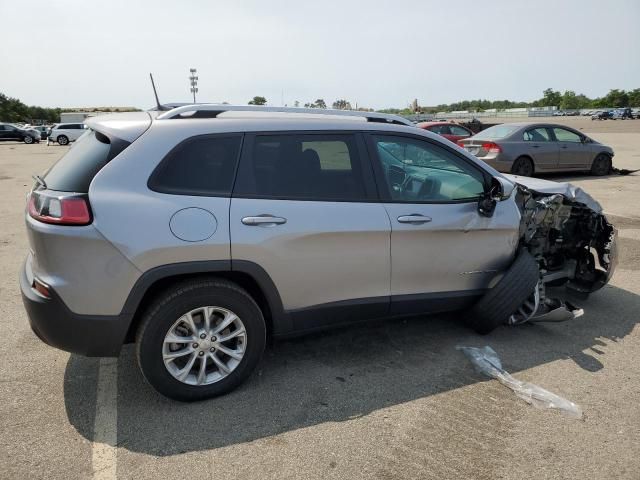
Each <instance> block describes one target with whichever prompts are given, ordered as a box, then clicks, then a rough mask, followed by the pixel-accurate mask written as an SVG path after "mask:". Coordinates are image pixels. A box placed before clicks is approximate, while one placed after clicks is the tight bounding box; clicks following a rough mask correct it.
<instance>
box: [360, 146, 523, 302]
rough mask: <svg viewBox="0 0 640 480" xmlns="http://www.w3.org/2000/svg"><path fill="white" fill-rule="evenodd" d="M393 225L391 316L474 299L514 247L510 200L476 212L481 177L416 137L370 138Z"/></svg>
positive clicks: (453, 154)
mask: <svg viewBox="0 0 640 480" xmlns="http://www.w3.org/2000/svg"><path fill="white" fill-rule="evenodd" d="M369 149H370V151H371V152H372V153H373V155H374V156H375V157H376V160H377V161H376V162H375V164H374V167H375V170H376V177H377V182H378V186H379V187H380V188H381V189H382V191H381V195H382V196H383V198H385V199H386V202H385V204H384V206H385V209H386V210H387V213H388V215H389V218H390V221H391V272H392V273H391V295H392V304H391V308H392V312H393V313H398V314H402V313H418V312H427V311H439V310H449V309H452V308H457V307H460V306H464V305H465V304H467V303H469V302H470V301H473V299H474V298H476V297H477V296H478V295H480V294H481V293H482V291H483V290H485V289H486V288H487V287H488V286H489V284H490V282H491V280H492V279H493V278H495V277H496V275H497V273H498V272H500V271H502V270H503V269H504V268H505V267H507V266H508V265H509V263H510V262H511V260H512V259H513V255H514V252H515V248H516V246H517V243H518V228H519V219H520V215H519V212H518V209H517V207H516V205H515V203H514V202H512V201H509V200H507V201H503V202H499V203H498V204H497V206H496V210H495V213H494V215H493V217H491V218H487V217H483V216H481V215H479V213H478V209H477V202H478V197H479V195H480V194H481V193H483V191H484V189H485V184H486V179H485V174H484V173H483V172H482V171H481V170H480V168H479V167H477V166H476V165H474V164H473V163H472V162H471V161H470V160H468V159H466V158H464V157H462V156H459V155H458V153H456V152H455V150H453V149H449V148H446V147H445V146H444V145H441V144H436V143H435V142H434V141H431V140H428V139H423V138H419V137H415V136H404V135H402V136H401V135H397V134H393V135H382V134H381V135H373V134H372V135H370V136H369Z"/></svg>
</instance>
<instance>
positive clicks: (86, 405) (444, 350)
mask: <svg viewBox="0 0 640 480" xmlns="http://www.w3.org/2000/svg"><path fill="white" fill-rule="evenodd" d="M578 304H580V303H578ZM581 305H582V306H583V307H585V311H586V314H585V316H584V317H582V318H579V319H577V320H574V321H573V322H567V323H562V324H538V325H524V326H521V327H517V328H508V327H502V328H499V329H498V330H496V331H495V332H493V333H492V334H490V335H488V336H479V335H476V334H475V333H473V332H472V331H470V330H468V329H467V328H465V327H464V326H463V325H462V322H461V317H462V315H461V314H458V315H449V316H435V317H429V318H426V317H425V318H414V319H409V320H395V321H387V322H375V323H372V324H368V325H365V326H355V327H350V328H345V329H342V330H337V331H333V332H327V333H323V334H317V335H314V336H309V337H306V338H300V339H295V340H289V341H286V342H280V343H277V344H276V345H275V346H272V347H269V348H268V349H267V352H266V353H265V356H264V359H263V361H262V362H261V364H260V365H259V367H258V371H256V373H255V374H254V375H253V376H252V377H251V378H250V379H249V380H248V381H247V382H246V383H245V384H244V385H242V386H241V387H240V388H238V389H237V390H236V391H234V392H232V393H231V394H229V395H226V396H223V397H220V398H217V399H213V400H209V401H204V402H199V403H193V404H186V403H179V402H175V401H172V400H168V399H166V398H164V397H162V396H160V395H159V394H157V393H156V392H155V391H154V390H153V389H152V388H151V387H150V386H149V385H147V384H146V383H145V381H144V379H143V377H142V375H141V374H140V372H139V370H138V367H137V365H136V362H135V355H134V350H133V348H132V347H131V346H127V347H126V348H125V349H124V350H123V352H122V354H121V356H120V359H119V361H118V409H117V410H118V425H117V428H118V430H117V433H118V435H117V436H118V446H119V447H120V448H125V449H127V450H130V451H133V452H142V453H146V454H150V455H158V456H167V455H176V454H180V453H184V452H190V451H201V450H209V449H214V448H219V447H225V446H229V445H234V444H237V443H243V442H250V441H253V440H256V439H260V438H265V437H269V436H272V435H277V434H279V433H282V432H287V431H291V430H295V429H300V428H305V427H310V426H313V425H317V424H321V423H324V422H341V421H345V420H350V419H353V418H356V417H359V416H363V415H367V414H368V413H370V412H373V411H376V410H379V409H382V408H385V407H389V406H393V405H397V404H401V403H404V402H409V401H412V400H416V399H419V398H424V397H427V396H429V395H434V394H437V393H439V392H443V391H448V390H452V389H456V388H459V387H462V386H465V385H470V384H473V383H477V382H481V381H484V380H486V379H484V378H483V377H481V376H480V375H478V374H476V373H475V372H474V371H473V369H472V367H471V365H470V364H469V362H468V361H467V359H466V358H465V357H464V356H463V355H462V354H461V353H460V352H458V351H456V349H455V346H456V345H472V346H482V345H490V346H491V347H493V348H494V349H495V350H496V351H497V352H498V354H499V355H500V357H501V359H502V361H503V365H504V367H505V369H506V370H508V371H510V372H512V373H516V372H518V371H521V370H525V369H529V368H532V367H535V366H537V365H541V364H546V363H548V362H553V361H556V360H564V359H571V360H573V361H574V362H575V363H576V364H577V365H578V366H580V367H581V368H582V369H584V370H586V371H589V372H596V371H598V370H601V369H602V368H604V367H603V364H602V362H601V361H600V359H601V358H603V357H606V355H607V350H608V349H609V348H612V347H611V345H612V343H614V342H617V341H618V340H619V339H621V338H623V337H625V336H626V335H628V334H629V333H630V332H631V331H632V329H633V328H634V327H635V325H636V324H637V323H638V312H639V311H640V296H638V295H636V294H634V293H631V292H628V291H626V290H622V289H619V288H616V287H613V286H607V287H605V288H604V289H603V290H602V291H600V292H598V293H596V294H594V295H592V296H591V298H590V299H589V300H587V301H583V302H582V304H581ZM91 369H94V370H95V369H97V364H96V361H95V359H87V358H84V357H80V356H76V355H72V356H71V357H70V359H69V361H68V364H67V368H66V372H65V404H66V409H67V415H68V418H69V421H70V422H71V424H72V425H74V427H75V428H76V429H77V430H78V432H79V433H80V434H81V435H83V436H84V437H85V438H87V439H89V440H92V439H93V418H91V415H92V413H91V412H93V415H95V394H94V392H95V390H96V375H95V372H94V374H90V372H88V370H91ZM543 385H544V384H543ZM557 393H559V394H560V395H562V392H561V391H559V392H557ZM572 400H575V401H576V402H580V399H579V398H573V399H572ZM92 402H93V403H92Z"/></svg>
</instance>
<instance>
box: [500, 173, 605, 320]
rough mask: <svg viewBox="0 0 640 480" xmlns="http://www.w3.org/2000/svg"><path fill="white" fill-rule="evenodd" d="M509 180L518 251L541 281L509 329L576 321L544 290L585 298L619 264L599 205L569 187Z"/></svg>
mask: <svg viewBox="0 0 640 480" xmlns="http://www.w3.org/2000/svg"><path fill="white" fill-rule="evenodd" d="M511 179H512V180H513V181H514V182H515V183H516V184H517V187H516V188H517V192H516V203H517V204H518V207H519V209H520V213H521V222H520V246H521V247H522V248H526V249H527V250H528V251H529V252H530V253H531V254H532V255H533V256H534V258H535V259H536V261H537V262H538V265H539V267H540V280H539V282H538V285H537V288H536V289H535V291H534V292H532V294H531V296H530V297H529V298H528V299H527V300H526V301H525V302H524V303H523V305H522V306H521V307H520V308H519V309H518V311H517V312H516V313H514V314H513V315H512V316H511V318H510V319H509V324H511V325H516V324H520V323H524V322H544V321H547V322H558V321H565V320H570V319H573V318H576V317H579V316H580V315H582V313H583V311H582V309H580V308H578V307H575V306H574V305H572V304H571V303H569V302H567V301H565V300H561V299H558V298H552V297H550V296H548V295H547V288H548V287H559V286H565V288H566V289H568V290H569V291H571V292H572V293H574V294H578V295H579V296H581V297H583V298H586V297H587V296H588V295H589V294H590V293H591V292H594V291H596V290H598V289H600V288H602V287H603V286H604V285H605V284H606V283H607V282H608V281H609V279H610V278H611V276H612V275H613V272H614V270H615V267H616V264H617V254H616V253H617V252H616V235H617V231H616V229H615V227H614V226H613V225H611V224H610V223H609V222H608V221H607V219H606V217H605V216H604V214H603V213H602V208H601V206H600V205H599V204H598V202H596V201H595V200H594V199H593V198H592V197H590V196H589V195H588V194H587V193H585V192H584V191H583V190H581V189H579V188H577V187H575V186H573V185H571V184H568V183H556V182H548V181H545V180H540V179H531V178H525V177H511Z"/></svg>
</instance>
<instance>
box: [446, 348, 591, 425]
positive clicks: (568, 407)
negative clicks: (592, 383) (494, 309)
mask: <svg viewBox="0 0 640 480" xmlns="http://www.w3.org/2000/svg"><path fill="white" fill-rule="evenodd" d="M456 349H457V350H461V351H462V353H464V354H465V355H466V357H467V358H468V359H469V360H470V361H471V363H472V364H473V366H474V368H475V369H476V371H477V372H479V373H481V374H483V375H486V376H487V377H491V378H495V379H496V380H498V381H499V382H500V383H502V384H503V385H504V386H505V387H508V388H510V389H511V390H513V392H514V393H515V394H516V395H517V396H518V397H520V398H521V399H523V400H524V401H525V402H527V403H529V404H531V405H533V406H534V407H536V408H553V409H556V410H560V411H561V412H562V413H564V414H565V415H567V416H569V417H572V418H582V409H581V408H580V406H579V405H576V404H575V403H573V402H571V401H569V400H567V399H566V398H562V397H560V396H559V395H556V394H555V393H552V392H550V391H548V390H545V389H544V388H542V387H539V386H537V385H534V384H532V383H528V382H522V381H520V380H518V379H516V378H514V377H513V376H511V374H509V372H507V371H505V370H504V369H503V368H502V362H500V358H499V357H498V354H497V353H496V352H495V350H494V349H493V348H491V347H489V346H486V347H482V348H479V347H462V346H457V347H456Z"/></svg>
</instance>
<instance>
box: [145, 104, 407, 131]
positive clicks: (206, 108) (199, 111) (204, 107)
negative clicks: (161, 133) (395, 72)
mask: <svg viewBox="0 0 640 480" xmlns="http://www.w3.org/2000/svg"><path fill="white" fill-rule="evenodd" d="M225 112H275V113H300V114H305V115H309V114H310V115H330V116H341V117H361V118H365V119H366V120H367V121H368V122H378V123H394V124H397V125H409V126H413V123H411V121H409V120H407V119H406V118H402V117H400V116H398V115H390V114H387V113H378V112H362V111H358V110H332V109H325V108H299V107H264V106H260V105H224V104H207V103H200V104H190V105H183V106H180V107H177V108H173V109H171V110H169V111H168V112H164V113H162V114H161V115H158V117H156V119H157V120H169V119H174V118H216V117H217V116H218V115H219V114H221V113H225Z"/></svg>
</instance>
